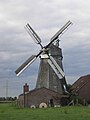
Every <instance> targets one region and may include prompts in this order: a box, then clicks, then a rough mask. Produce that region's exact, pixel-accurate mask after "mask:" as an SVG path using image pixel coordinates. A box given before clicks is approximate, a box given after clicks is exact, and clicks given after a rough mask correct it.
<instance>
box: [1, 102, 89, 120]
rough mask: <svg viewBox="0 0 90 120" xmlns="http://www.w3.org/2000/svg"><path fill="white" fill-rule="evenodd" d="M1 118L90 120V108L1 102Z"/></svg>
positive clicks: (12, 119) (5, 119)
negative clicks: (38, 106) (33, 106)
mask: <svg viewBox="0 0 90 120" xmlns="http://www.w3.org/2000/svg"><path fill="white" fill-rule="evenodd" d="M0 120H90V108H89V107H81V106H75V107H61V108H47V109H29V108H17V107H16V106H14V105H11V104H0Z"/></svg>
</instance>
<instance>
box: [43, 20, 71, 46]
mask: <svg viewBox="0 0 90 120" xmlns="http://www.w3.org/2000/svg"><path fill="white" fill-rule="evenodd" d="M71 24H72V22H71V21H68V22H67V23H66V24H65V25H64V26H63V27H62V28H61V29H60V30H59V31H58V32H57V33H56V34H55V35H54V36H53V37H52V38H51V39H50V43H49V44H48V45H47V46H45V48H48V47H49V46H50V45H51V44H52V43H53V42H54V41H55V40H56V39H57V38H58V36H59V35H61V34H62V33H63V32H64V31H65V30H66V29H67V28H68V27H69V26H70V25H71Z"/></svg>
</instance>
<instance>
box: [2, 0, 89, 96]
mask: <svg viewBox="0 0 90 120" xmlns="http://www.w3.org/2000/svg"><path fill="white" fill-rule="evenodd" d="M68 20H70V21H72V22H73V25H72V26H71V27H70V28H69V29H68V30H67V31H66V32H65V33H64V34H63V35H62V37H61V41H60V44H61V48H62V52H63V57H64V58H63V66H64V71H65V74H66V79H67V82H68V83H71V84H72V83H73V82H74V81H76V80H77V79H78V78H79V77H81V76H83V75H87V74H90V0H0V96H18V95H19V94H20V93H22V86H23V84H25V83H26V82H27V83H28V84H29V85H30V89H33V88H34V87H35V83H36V79H37V74H38V66H39V59H37V61H35V62H34V63H33V64H32V65H31V66H30V67H29V68H28V69H27V70H26V71H25V72H24V73H23V74H22V75H20V76H19V77H17V76H16V75H15V72H14V71H15V70H16V69H17V68H18V67H19V66H20V65H21V64H22V63H23V62H24V61H25V60H26V59H27V58H28V57H30V56H31V55H32V54H37V52H39V50H40V47H39V46H38V45H36V44H35V43H34V41H33V40H32V39H31V38H30V36H29V35H28V33H27V32H26V30H25V29H24V26H25V25H26V24H27V23H29V24H30V25H31V26H32V27H33V28H34V30H35V31H36V32H37V33H38V35H39V36H40V37H41V39H42V43H43V44H44V45H45V44H47V43H48V42H49V41H50V38H51V37H52V36H53V35H54V34H55V33H56V32H57V31H58V30H59V29H60V28H61V27H62V26H63V25H64V24H65V23H66V22H67V21H68ZM6 91H7V92H6Z"/></svg>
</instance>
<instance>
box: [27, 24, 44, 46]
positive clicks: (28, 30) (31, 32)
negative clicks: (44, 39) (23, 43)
mask: <svg viewBox="0 0 90 120" xmlns="http://www.w3.org/2000/svg"><path fill="white" fill-rule="evenodd" d="M25 29H26V30H27V32H28V33H29V35H30V36H31V37H32V39H33V40H34V42H35V43H36V44H40V46H41V47H43V46H42V44H41V39H40V37H39V36H38V35H37V34H36V32H35V31H34V30H33V28H32V27H31V26H30V25H29V24H27V25H26V27H25Z"/></svg>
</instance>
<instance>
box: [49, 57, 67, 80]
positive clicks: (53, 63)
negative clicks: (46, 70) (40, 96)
mask: <svg viewBox="0 0 90 120" xmlns="http://www.w3.org/2000/svg"><path fill="white" fill-rule="evenodd" d="M48 63H49V65H50V66H51V68H52V69H53V70H54V72H55V73H56V75H57V76H58V77H59V78H60V79H62V78H63V77H64V76H65V73H64V72H63V70H62V69H61V68H60V66H59V65H58V64H57V62H56V61H55V59H54V58H53V57H52V56H50V57H49V59H48Z"/></svg>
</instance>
